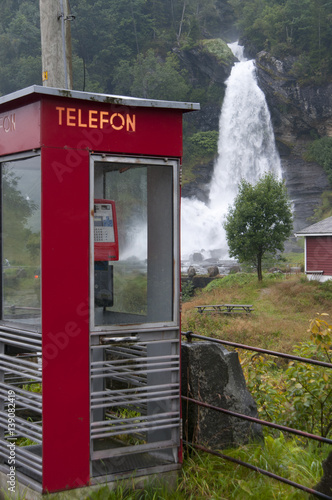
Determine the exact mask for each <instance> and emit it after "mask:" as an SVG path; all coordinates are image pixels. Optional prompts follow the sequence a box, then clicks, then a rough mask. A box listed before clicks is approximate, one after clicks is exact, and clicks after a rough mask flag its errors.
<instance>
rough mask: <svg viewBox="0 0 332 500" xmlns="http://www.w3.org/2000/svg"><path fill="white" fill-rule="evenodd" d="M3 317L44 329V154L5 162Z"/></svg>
mask: <svg viewBox="0 0 332 500" xmlns="http://www.w3.org/2000/svg"><path fill="white" fill-rule="evenodd" d="M0 165H1V186H2V197H1V240H2V245H1V261H2V317H1V319H2V320H3V321H5V322H10V323H19V324H24V325H25V326H27V327H32V328H34V329H40V326H41V302H40V287H41V285H40V283H41V279H40V269H41V267H40V241H41V238H40V234H41V162H40V156H32V157H25V158H24V157H17V156H16V157H13V159H12V158H10V157H7V158H6V160H5V161H1V163H0Z"/></svg>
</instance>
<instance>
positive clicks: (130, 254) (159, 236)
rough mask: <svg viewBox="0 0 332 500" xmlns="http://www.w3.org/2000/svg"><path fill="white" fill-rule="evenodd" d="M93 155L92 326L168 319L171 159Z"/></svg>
mask: <svg viewBox="0 0 332 500" xmlns="http://www.w3.org/2000/svg"><path fill="white" fill-rule="evenodd" d="M94 158H95V159H94V161H92V168H93V176H91V180H92V182H93V190H92V191H93V212H92V213H93V214H94V220H93V226H94V227H93V234H92V239H93V241H94V249H93V255H94V257H93V260H94V262H93V266H94V276H93V286H92V288H93V294H92V295H93V297H92V301H93V308H94V327H96V329H98V327H101V328H105V327H107V326H113V325H130V324H136V325H137V324H146V323H159V322H172V321H174V289H175V286H174V219H175V218H174V212H175V209H174V202H175V196H174V186H173V184H174V182H173V181H174V176H175V173H174V172H175V165H177V163H176V161H170V162H165V163H164V164H163V163H162V161H161V160H160V161H159V163H158V162H157V161H155V163H154V162H153V161H152V160H151V161H146V162H145V161H144V160H143V159H142V160H139V161H137V160H136V162H135V161H134V160H133V159H132V160H127V162H126V161H125V160H122V161H119V159H117V160H116V159H115V160H112V159H110V157H107V159H106V160H102V159H101V158H100V160H99V161H98V160H96V157H94ZM110 226H111V227H112V231H110ZM107 231H109V234H110V235H111V237H110V238H109V239H107ZM102 232H103V233H102Z"/></svg>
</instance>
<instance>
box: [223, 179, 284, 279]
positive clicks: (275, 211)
mask: <svg viewBox="0 0 332 500" xmlns="http://www.w3.org/2000/svg"><path fill="white" fill-rule="evenodd" d="M292 227H293V224H292V211H291V207H290V201H289V199H288V196H287V191H286V187H285V185H284V183H283V182H282V181H279V180H278V179H276V178H275V177H274V176H273V175H272V174H271V173H267V174H265V175H264V176H263V177H261V179H260V180H259V181H258V182H257V184H255V185H252V184H250V183H249V182H247V181H245V180H243V179H242V181H241V182H240V184H239V192H238V195H237V197H236V198H235V201H234V206H232V207H230V208H229V210H228V213H227V216H226V221H225V223H224V228H225V230H226V237H227V242H228V247H229V254H230V256H231V257H235V258H237V259H238V260H239V262H246V263H251V264H253V265H254V266H255V267H256V269H257V276H258V280H259V281H261V280H262V259H263V256H264V254H266V253H269V254H272V255H275V254H276V252H277V251H281V252H282V251H283V249H284V242H285V240H286V239H287V238H288V237H289V236H290V235H291V231H292Z"/></svg>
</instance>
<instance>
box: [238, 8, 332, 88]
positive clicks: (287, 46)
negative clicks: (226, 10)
mask: <svg viewBox="0 0 332 500" xmlns="http://www.w3.org/2000/svg"><path fill="white" fill-rule="evenodd" d="M230 4H231V5H232V6H233V7H234V9H235V12H236V14H237V17H238V19H239V21H238V22H239V26H240V28H241V31H242V33H243V36H244V38H245V39H246V40H247V42H248V44H249V45H250V46H251V47H252V48H253V50H254V51H255V52H259V51H261V50H268V51H269V52H271V53H272V54H273V55H275V56H276V57H283V56H285V55H290V54H292V55H295V56H298V59H297V60H296V62H295V64H294V67H293V72H294V74H296V76H297V77H298V78H302V80H310V79H311V80H314V81H316V82H320V81H322V80H326V79H327V77H328V75H330V74H331V71H332V52H331V48H332V37H331V34H332V28H331V19H332V2H331V1H328V2H326V1H325V0H282V1H280V0H266V1H261V0H246V1H245V2H242V1H241V0H230Z"/></svg>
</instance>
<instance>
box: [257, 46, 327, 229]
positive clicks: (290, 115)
mask: <svg viewBox="0 0 332 500" xmlns="http://www.w3.org/2000/svg"><path fill="white" fill-rule="evenodd" d="M293 63H294V58H293V57H289V58H285V60H283V61H280V60H277V59H275V58H274V57H272V56H271V55H270V54H268V53H267V52H260V53H259V54H257V56H256V65H257V76H258V82H259V85H260V87H261V89H262V90H263V92H264V94H265V96H266V100H267V103H268V106H269V109H270V112H271V117H272V122H273V127H274V133H275V137H276V142H277V146H278V149H279V154H280V157H281V160H282V167H283V172H284V178H285V182H286V186H287V188H288V193H289V196H290V198H291V200H292V201H293V205H294V216H295V220H294V229H295V231H296V230H299V229H301V228H303V227H305V226H306V225H309V224H310V223H311V221H310V220H309V219H310V217H312V216H313V214H314V210H315V208H317V206H318V205H319V204H320V197H321V195H322V192H323V191H325V190H328V189H330V186H329V183H328V180H327V177H326V174H325V172H324V170H323V168H322V167H321V166H320V165H318V164H316V163H313V162H307V161H305V159H304V153H305V151H306V149H307V147H308V144H309V143H310V141H312V140H313V139H315V138H318V137H324V136H326V135H328V136H332V84H326V85H323V86H320V87H318V86H314V85H304V86H300V85H299V83H298V82H297V80H296V79H295V77H294V76H293V75H292V74H291V67H292V65H293Z"/></svg>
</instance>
